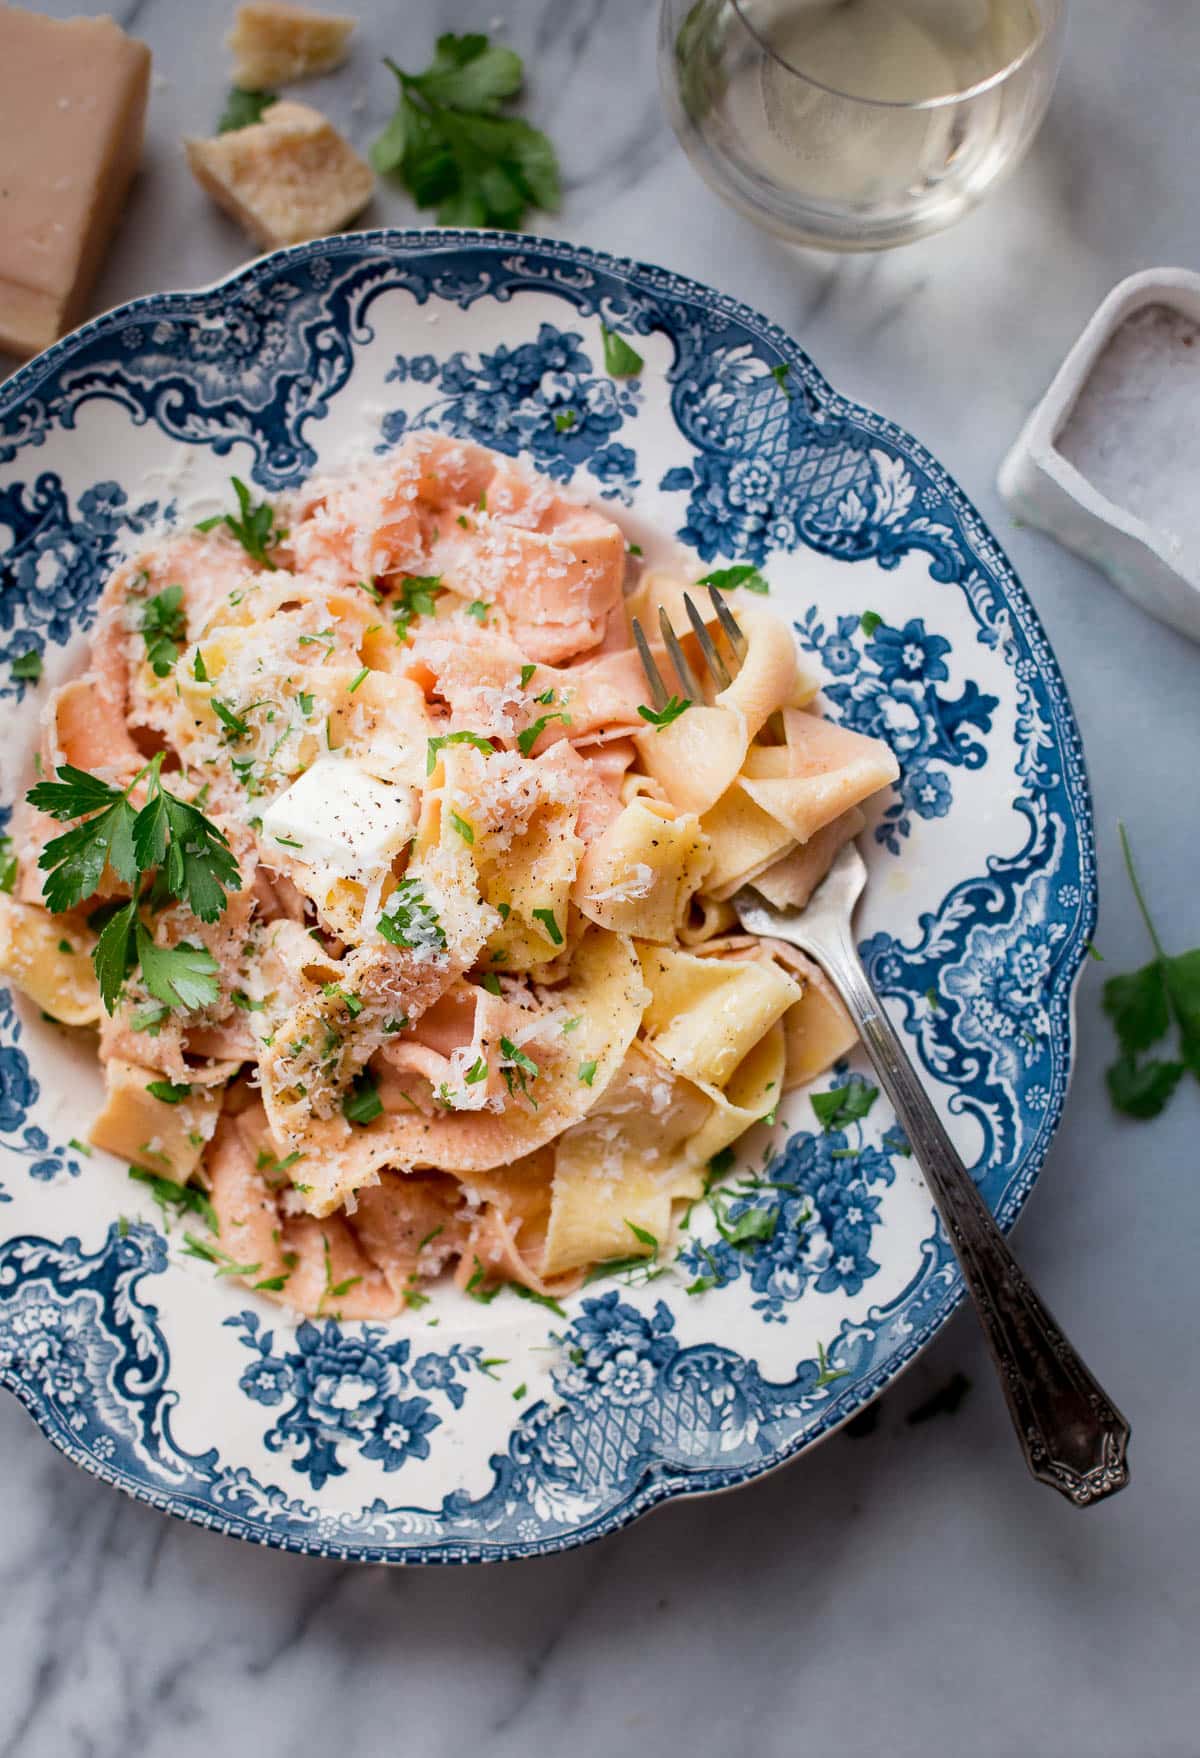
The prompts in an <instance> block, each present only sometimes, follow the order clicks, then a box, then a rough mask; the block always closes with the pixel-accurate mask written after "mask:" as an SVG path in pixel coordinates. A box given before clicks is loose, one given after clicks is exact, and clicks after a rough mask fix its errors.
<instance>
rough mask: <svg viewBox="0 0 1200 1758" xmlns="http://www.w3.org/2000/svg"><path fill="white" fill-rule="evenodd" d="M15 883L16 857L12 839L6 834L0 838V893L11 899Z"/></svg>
mask: <svg viewBox="0 0 1200 1758" xmlns="http://www.w3.org/2000/svg"><path fill="white" fill-rule="evenodd" d="M16 883H17V857H16V855H15V854H14V853H13V839H12V837H11V836H9V835H8V834H7V833H5V834H4V835H3V836H0V891H5V892H7V893H8V895H9V896H10V897H11V896H12V894H13V891H14V889H15V887H16Z"/></svg>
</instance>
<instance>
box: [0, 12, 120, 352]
mask: <svg viewBox="0 0 1200 1758" xmlns="http://www.w3.org/2000/svg"><path fill="white" fill-rule="evenodd" d="M149 86H150V51H149V49H148V48H147V47H146V45H145V43H137V42H134V41H133V39H132V38H131V37H127V36H126V35H125V33H124V31H122V30H120V29H119V28H118V27H117V26H116V25H115V24H114V23H113V21H112V20H111V18H71V19H67V20H66V21H65V22H60V21H59V20H57V19H52V18H42V17H41V16H40V15H39V14H37V13H35V12H22V11H18V10H17V9H16V8H15V7H11V6H5V5H3V4H0V352H4V351H6V350H7V351H8V352H10V353H14V354H36V353H37V352H38V351H39V350H40V349H42V348H46V347H49V345H50V343H51V342H53V341H55V340H57V338H58V337H59V336H61V335H64V334H65V333H66V331H67V330H69V329H71V328H73V327H74V325H75V324H77V323H78V322H79V321H80V319H81V318H82V317H83V315H84V310H85V302H86V300H87V296H88V294H89V293H90V291H91V289H92V284H93V282H94V280H95V278H96V273H97V270H98V269H99V267H100V264H101V262H102V261H103V258H104V253H105V251H106V250H107V248H108V244H109V240H110V239H111V237H112V235H113V232H114V230H115V229H116V225H117V222H118V220H119V219H120V216H121V210H122V208H123V206H124V203H125V196H126V193H127V191H128V189H129V184H130V180H131V179H132V177H133V174H134V172H135V171H136V169H137V165H138V160H139V159H140V157H141V152H142V130H143V126H144V123H145V117H146V94H147V92H148V90H149Z"/></svg>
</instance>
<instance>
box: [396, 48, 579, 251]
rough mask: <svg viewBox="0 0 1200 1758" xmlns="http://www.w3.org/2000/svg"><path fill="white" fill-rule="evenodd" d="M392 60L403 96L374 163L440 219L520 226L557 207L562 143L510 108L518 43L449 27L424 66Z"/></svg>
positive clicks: (517, 80)
mask: <svg viewBox="0 0 1200 1758" xmlns="http://www.w3.org/2000/svg"><path fill="white" fill-rule="evenodd" d="M386 65H387V66H388V67H390V68H391V70H392V72H393V73H394V74H395V76H396V78H397V80H398V81H399V84H400V97H399V102H398V104H397V106H396V112H395V114H394V115H393V117H392V119H391V121H390V122H389V123H388V125H387V127H386V128H385V129H384V131H383V133H382V134H381V135H380V136H379V138H378V140H376V141H375V143H374V145H373V146H372V147H371V162H372V164H373V165H374V166H375V169H376V170H377V171H382V172H389V171H390V172H394V173H395V174H396V175H397V176H398V177H399V179H400V181H401V182H402V183H403V184H404V187H405V188H406V189H407V190H408V192H409V194H410V195H411V196H412V198H413V200H414V201H415V202H416V204H417V206H418V207H420V208H436V210H437V221H438V224H439V225H441V226H499V227H508V228H511V229H513V230H514V231H519V230H520V229H521V226H522V223H523V221H524V219H525V215H526V212H527V210H528V209H529V208H531V207H535V208H546V209H553V208H556V207H557V206H558V201H559V194H560V190H559V176H558V159H557V157H556V155H555V152H554V148H553V147H552V146H551V144H550V142H549V141H548V140H547V139H546V136H545V135H544V134H542V133H541V132H540V130H539V129H536V128H533V127H532V126H531V125H530V124H529V123H528V122H525V121H523V120H522V119H521V118H520V117H519V116H509V115H503V114H501V106H502V105H503V104H504V103H505V102H506V101H507V100H509V99H511V98H515V97H516V96H517V94H518V92H519V91H520V89H521V84H522V81H523V78H524V72H525V70H524V66H523V64H522V62H521V57H520V56H519V55H517V54H515V53H514V51H513V50H512V49H506V48H503V47H501V46H500V45H499V44H494V43H491V42H490V41H489V40H488V38H487V37H486V36H483V35H482V34H480V33H479V32H471V33H469V34H468V35H466V36H457V35H455V34H454V33H452V32H448V33H447V34H445V35H444V36H440V37H439V38H438V40H437V47H436V50H435V53H434V58H433V61H432V62H431V63H430V65H429V66H428V67H427V68H426V69H425V71H424V73H406V72H405V70H404V69H403V68H402V67H397V65H396V63H395V62H394V61H392V60H387V61H386Z"/></svg>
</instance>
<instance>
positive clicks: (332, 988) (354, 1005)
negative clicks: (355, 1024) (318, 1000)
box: [321, 983, 363, 1019]
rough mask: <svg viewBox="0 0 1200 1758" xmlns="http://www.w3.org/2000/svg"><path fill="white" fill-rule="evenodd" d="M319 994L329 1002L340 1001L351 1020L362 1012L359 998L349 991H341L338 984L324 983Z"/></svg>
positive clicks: (340, 986)
mask: <svg viewBox="0 0 1200 1758" xmlns="http://www.w3.org/2000/svg"><path fill="white" fill-rule="evenodd" d="M321 993H322V995H325V996H327V997H328V999H329V1000H330V1001H340V1002H341V1003H342V1006H343V1007H344V1008H345V1009H346V1012H347V1013H348V1014H349V1015H350V1018H351V1019H357V1018H358V1016H359V1014H360V1013H361V1012H362V1010H363V1004H362V1002H361V1000H360V999H359V997H358V996H357V995H355V994H354V993H353V992H352V991H351V990H349V989H343V988H342V985H341V984H340V983H324V984H323V985H322V987H321Z"/></svg>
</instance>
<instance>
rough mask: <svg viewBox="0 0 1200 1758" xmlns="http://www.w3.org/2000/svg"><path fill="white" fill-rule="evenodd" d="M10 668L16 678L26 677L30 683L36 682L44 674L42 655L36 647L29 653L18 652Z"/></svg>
mask: <svg viewBox="0 0 1200 1758" xmlns="http://www.w3.org/2000/svg"><path fill="white" fill-rule="evenodd" d="M9 670H10V672H11V674H12V676H13V677H14V678H24V679H25V680H26V681H27V682H28V683H31V684H36V683H37V682H38V680H39V679H40V678H41V675H42V656H41V653H40V652H39V650H38V649H37V648H36V647H31V648H30V649H29V651H28V652H27V653H18V655H17V657H16V658H15V659H14V660H13V662H12V665H11V666H10V667H9Z"/></svg>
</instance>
